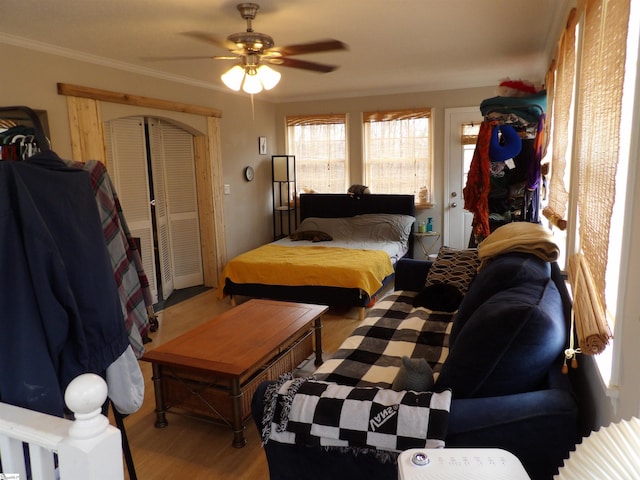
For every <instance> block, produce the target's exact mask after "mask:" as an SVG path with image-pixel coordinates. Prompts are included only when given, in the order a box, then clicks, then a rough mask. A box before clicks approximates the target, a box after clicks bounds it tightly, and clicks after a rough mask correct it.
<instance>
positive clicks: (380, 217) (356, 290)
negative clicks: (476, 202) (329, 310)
mask: <svg viewBox="0 0 640 480" xmlns="http://www.w3.org/2000/svg"><path fill="white" fill-rule="evenodd" d="M299 201H300V205H299V207H300V208H299V211H300V225H299V226H298V228H297V230H296V231H297V232H300V231H310V230H314V231H322V232H323V233H328V234H330V235H331V236H332V238H333V237H335V238H333V239H332V240H331V241H325V242H312V241H310V240H302V241H292V240H291V239H290V238H289V237H287V238H283V239H280V240H277V241H275V242H272V243H269V244H267V245H263V246H261V247H258V248H257V249H254V250H251V251H249V252H246V253H244V254H241V255H238V256H237V257H235V258H234V259H232V260H231V261H229V262H228V264H227V265H226V266H225V268H224V270H223V272H222V282H221V283H222V284H223V285H224V287H223V289H222V290H221V291H220V292H219V296H220V297H224V296H227V295H229V296H231V299H232V302H234V303H235V297H237V296H247V297H254V298H270V299H275V300H285V301H294V302H304V303H316V304H323V305H329V306H331V307H360V315H361V316H363V315H364V308H365V307H366V306H368V305H371V304H373V303H374V302H375V300H376V298H377V296H378V295H379V292H381V291H382V290H384V289H385V287H386V286H387V285H388V284H389V282H391V280H392V279H393V277H394V268H395V263H396V262H397V260H399V259H400V258H402V257H412V256H413V238H412V237H413V234H412V231H413V228H412V226H413V222H414V221H415V200H414V196H413V195H385V194H367V195H362V196H352V195H349V194H317V193H316V194H301V195H300V200H299ZM391 234H397V238H396V240H397V242H390V241H389V238H388V237H389V235H391ZM363 237H375V238H374V239H373V240H374V242H373V243H371V242H365V241H364V239H363ZM376 240H377V241H376ZM392 243H397V244H398V245H395V246H394V245H392ZM383 252H384V253H383ZM267 257H268V258H267ZM312 257H315V258H312ZM340 259H342V260H340ZM336 262H338V263H340V264H339V265H338V264H335V263H336ZM329 264H330V265H329ZM332 269H333V270H332ZM328 270H332V271H331V272H330V273H329V276H330V277H331V278H328V277H327V276H324V274H321V273H319V272H323V271H328ZM361 274H362V275H361ZM373 277H375V278H373Z"/></svg>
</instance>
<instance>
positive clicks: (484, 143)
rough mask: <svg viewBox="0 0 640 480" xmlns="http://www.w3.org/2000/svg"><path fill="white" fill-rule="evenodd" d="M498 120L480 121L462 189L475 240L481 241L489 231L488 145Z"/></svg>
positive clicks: (489, 186)
mask: <svg viewBox="0 0 640 480" xmlns="http://www.w3.org/2000/svg"><path fill="white" fill-rule="evenodd" d="M497 124H498V122H495V121H492V122H482V123H481V124H480V132H479V133H478V140H477V142H476V149H475V150H474V152H473V158H472V160H471V166H470V167H469V174H468V176H467V185H466V186H465V187H464V189H463V190H462V194H463V196H464V208H465V210H468V211H470V212H471V213H473V222H472V224H471V226H472V229H473V235H474V237H475V238H476V242H480V241H482V240H483V239H484V238H485V237H487V236H488V235H489V233H490V230H489V191H490V190H491V184H490V178H489V173H490V172H489V170H490V167H491V160H490V159H489V145H490V144H491V132H492V131H493V129H494V127H495V126H496V125H497Z"/></svg>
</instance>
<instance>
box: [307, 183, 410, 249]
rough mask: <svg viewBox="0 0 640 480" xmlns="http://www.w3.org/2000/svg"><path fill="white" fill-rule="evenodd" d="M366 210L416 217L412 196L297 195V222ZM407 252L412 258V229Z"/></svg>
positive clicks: (351, 214)
mask: <svg viewBox="0 0 640 480" xmlns="http://www.w3.org/2000/svg"><path fill="white" fill-rule="evenodd" d="M366 213H395V214H401V215H411V216H412V217H415V216H416V204H415V198H414V196H413V195H392V194H366V195H361V196H355V195H349V194H347V193H303V194H301V195H300V221H302V220H304V219H305V218H309V217H321V218H343V217H353V216H355V215H364V214H366ZM408 246H409V251H408V252H407V254H406V255H405V256H407V257H409V258H413V232H411V235H410V236H409V245H408Z"/></svg>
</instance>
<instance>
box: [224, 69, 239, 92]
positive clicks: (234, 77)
mask: <svg viewBox="0 0 640 480" xmlns="http://www.w3.org/2000/svg"><path fill="white" fill-rule="evenodd" d="M220 78H221V79H222V81H223V82H224V84H225V85H226V86H227V87H229V88H230V89H231V90H235V91H236V92H238V91H240V87H241V86H242V80H243V79H244V68H242V67H241V66H240V65H235V66H234V67H232V68H230V69H229V70H228V71H227V72H226V73H223V74H222V75H221V76H220Z"/></svg>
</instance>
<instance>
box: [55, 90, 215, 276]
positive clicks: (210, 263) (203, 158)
mask: <svg viewBox="0 0 640 480" xmlns="http://www.w3.org/2000/svg"><path fill="white" fill-rule="evenodd" d="M58 94H60V95H65V96H66V97H67V109H68V114H69V130H70V134H71V149H72V156H73V160H76V161H86V159H88V158H91V159H95V160H100V161H101V162H102V163H104V164H105V165H106V166H107V168H108V165H107V162H106V144H105V136H104V129H103V120H102V116H101V114H100V104H99V102H101V101H102V102H112V103H122V104H125V105H133V106H139V107H148V108H154V109H158V110H168V111H176V112H184V113H191V114H194V115H202V116H204V117H206V120H207V133H206V135H196V136H194V157H195V169H196V188H197V190H198V212H199V221H200V235H201V243H202V263H203V269H204V284H205V285H206V286H208V287H215V288H217V287H218V286H219V278H220V274H221V272H222V268H223V267H224V265H225V264H226V261H227V247H226V239H225V231H224V210H223V204H224V202H223V198H222V192H223V186H222V152H221V148H220V118H221V117H222V113H221V112H220V110H217V109H215V108H208V107H201V106H198V105H189V104H184V103H177V102H172V101H168V100H160V99H155V98H149V97H141V96H138V95H130V94H125V93H118V92H111V91H108V90H100V89H96V88H90V87H82V86H77V85H71V84H67V83H58Z"/></svg>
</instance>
